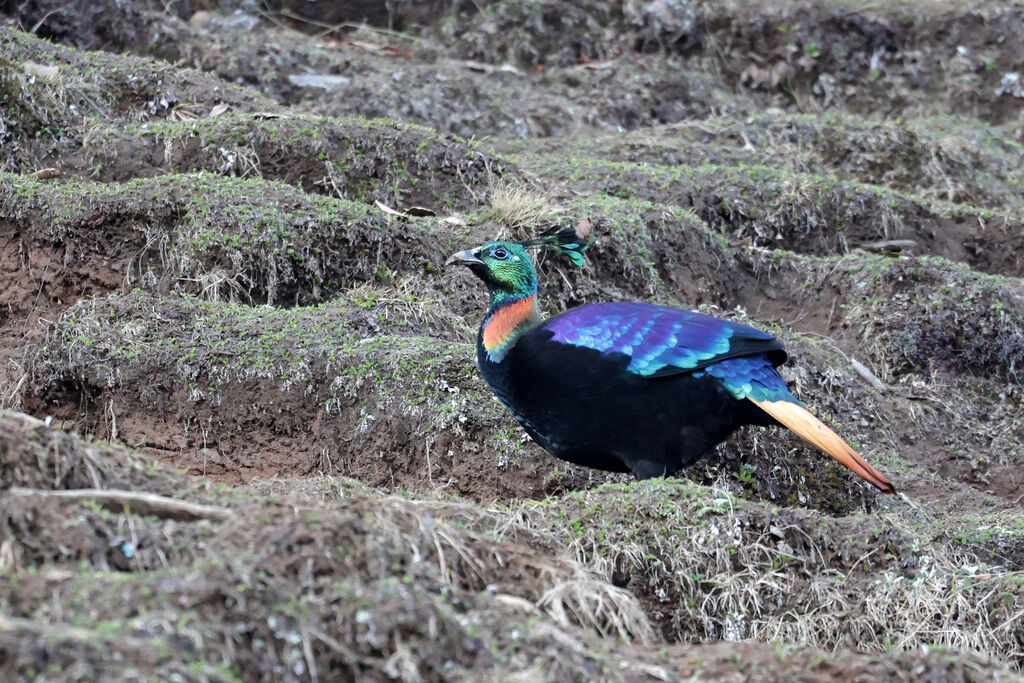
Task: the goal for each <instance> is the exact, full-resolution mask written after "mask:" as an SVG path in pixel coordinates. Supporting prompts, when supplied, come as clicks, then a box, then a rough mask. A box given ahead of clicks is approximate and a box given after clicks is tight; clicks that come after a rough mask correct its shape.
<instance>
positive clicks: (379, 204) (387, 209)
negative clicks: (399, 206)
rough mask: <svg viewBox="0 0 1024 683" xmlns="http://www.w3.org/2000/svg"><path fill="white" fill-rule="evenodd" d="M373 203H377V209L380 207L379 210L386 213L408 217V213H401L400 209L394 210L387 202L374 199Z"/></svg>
mask: <svg viewBox="0 0 1024 683" xmlns="http://www.w3.org/2000/svg"><path fill="white" fill-rule="evenodd" d="M373 203H374V204H376V205H377V208H378V209H380V210H381V211H383V212H384V213H386V214H390V215H392V216H399V217H400V218H409V214H407V213H402V212H401V211H395V210H394V209H392V208H391V207H390V206H388V205H387V204H384V203H383V202H381V201H380V200H379V199H375V200H374V201H373Z"/></svg>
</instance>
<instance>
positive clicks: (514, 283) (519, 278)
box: [445, 218, 594, 304]
mask: <svg viewBox="0 0 1024 683" xmlns="http://www.w3.org/2000/svg"><path fill="white" fill-rule="evenodd" d="M593 241H594V238H593V236H592V235H591V225H590V219H588V218H584V219H583V220H581V221H580V222H579V223H578V224H577V225H576V227H575V228H560V227H558V226H553V227H551V228H548V229H547V230H545V231H544V232H542V233H541V234H539V235H538V236H536V237H533V238H530V239H528V240H525V241H523V242H505V241H501V240H498V241H494V242H488V243H487V244H482V245H480V246H479V247H477V248H476V249H467V250H466V251H460V252H458V253H457V254H452V255H451V257H450V258H449V259H448V260H447V261H446V262H445V265H446V266H453V265H460V266H467V267H468V268H469V269H470V270H471V271H473V273H474V274H475V275H476V276H477V277H478V278H480V279H481V280H483V281H484V284H486V285H487V289H488V291H489V292H490V293H491V303H492V304H496V303H499V302H501V301H503V300H505V299H523V298H526V297H528V296H532V295H533V294H535V293H536V292H537V271H536V270H534V269H533V263H532V262H531V261H530V257H529V255H528V254H527V253H526V250H527V248H530V247H534V248H540V249H545V250H549V251H553V252H555V253H556V254H559V255H561V256H564V257H566V258H568V259H569V260H570V261H572V262H573V263H574V264H576V265H577V266H582V265H583V252H584V251H586V250H587V248H588V247H589V246H590V245H591V244H592V243H593Z"/></svg>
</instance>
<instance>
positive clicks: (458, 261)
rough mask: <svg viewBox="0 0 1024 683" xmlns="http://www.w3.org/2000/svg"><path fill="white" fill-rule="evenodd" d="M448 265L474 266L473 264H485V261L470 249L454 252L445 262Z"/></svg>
mask: <svg viewBox="0 0 1024 683" xmlns="http://www.w3.org/2000/svg"><path fill="white" fill-rule="evenodd" d="M444 264H445V265H446V266H473V265H478V264H479V265H481V266H482V265H484V262H483V261H481V260H480V259H478V258H477V257H476V254H474V253H473V252H472V251H470V250H469V249H467V250H465V251H460V252H457V253H454V254H452V255H451V256H449V257H448V260H447V261H445V262H444Z"/></svg>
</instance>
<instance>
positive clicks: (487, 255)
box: [445, 241, 537, 301]
mask: <svg viewBox="0 0 1024 683" xmlns="http://www.w3.org/2000/svg"><path fill="white" fill-rule="evenodd" d="M445 265H446V266H455V265H458V266H466V267H467V268H469V269H470V271H472V272H473V274H474V275H476V276H477V277H478V278H480V279H481V280H483V281H484V284H486V285H487V289H488V291H489V292H490V293H491V300H492V301H499V300H502V299H508V298H515V299H522V298H525V297H528V296H530V295H531V294H534V293H536V291H537V271H536V270H534V269H533V263H532V262H531V261H530V256H529V254H527V253H526V248H525V247H524V246H523V245H522V244H518V243H516V242H504V241H495V242H488V243H487V244H482V245H480V246H479V247H477V248H475V249H467V250H466V251H460V252H458V253H456V254H452V255H451V257H450V258H449V259H448V260H447V261H445Z"/></svg>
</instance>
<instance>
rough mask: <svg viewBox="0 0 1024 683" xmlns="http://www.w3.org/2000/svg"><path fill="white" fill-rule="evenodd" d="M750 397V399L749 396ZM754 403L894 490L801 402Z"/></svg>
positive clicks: (888, 490) (884, 488) (866, 476)
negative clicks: (800, 403)
mask: <svg viewBox="0 0 1024 683" xmlns="http://www.w3.org/2000/svg"><path fill="white" fill-rule="evenodd" d="M748 398H749V397H748ZM750 400H751V401H754V399H752V398H751V399H750ZM754 404H756V405H757V407H758V408H760V409H761V410H763V411H764V412H766V413H768V414H769V415H771V416H772V417H774V418H775V419H776V420H778V421H779V422H781V423H782V424H784V425H786V426H787V427H789V428H790V429H792V430H793V431H794V432H796V433H797V434H798V435H799V436H800V438H802V439H803V440H804V441H806V442H808V443H810V444H813V445H815V446H817V447H818V448H820V449H821V450H823V451H825V452H826V453H828V454H829V455H831V456H832V457H833V458H835V459H836V460H838V461H839V462H841V463H843V464H844V465H846V466H847V467H849V468H850V469H851V470H853V472H854V473H855V474H857V475H859V476H860V477H862V478H864V479H866V480H867V481H868V482H870V483H871V484H873V485H874V486H875V487H877V488H878V489H879V490H880V491H882V492H883V493H896V488H895V487H894V486H893V485H892V483H891V482H890V481H889V480H888V479H886V478H885V477H884V476H883V475H882V473H881V472H879V471H878V470H876V469H875V468H874V467H872V466H871V465H869V464H868V463H867V461H866V460H865V459H864V458H862V457H860V456H859V455H858V454H857V451H855V450H853V449H852V448H850V445H849V444H847V443H846V442H845V441H843V440H842V438H840V436H839V435H838V434H836V433H835V432H833V431H832V430H831V429H829V428H828V427H827V426H826V425H825V424H824V423H823V422H822V421H821V420H819V419H818V418H816V417H814V416H813V415H811V414H810V413H809V412H807V409H806V408H804V407H803V406H801V405H799V404H797V403H790V402H789V401H754Z"/></svg>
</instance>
